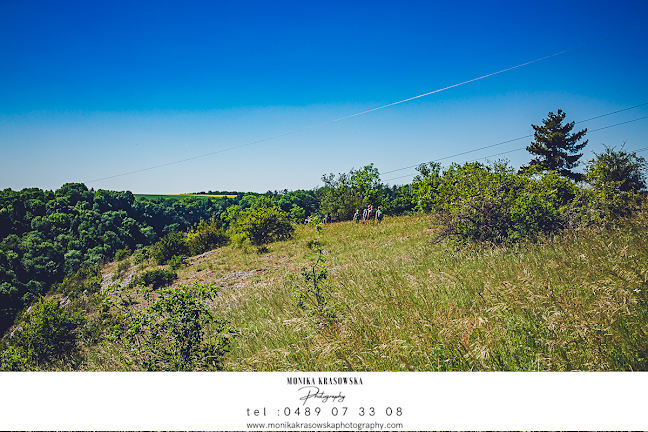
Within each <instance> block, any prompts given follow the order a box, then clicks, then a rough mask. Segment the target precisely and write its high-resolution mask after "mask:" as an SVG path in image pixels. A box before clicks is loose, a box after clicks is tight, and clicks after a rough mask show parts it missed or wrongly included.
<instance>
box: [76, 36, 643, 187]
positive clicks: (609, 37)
mask: <svg viewBox="0 0 648 432" xmlns="http://www.w3.org/2000/svg"><path fill="white" fill-rule="evenodd" d="M646 26H648V24H644V25H642V26H639V27H635V28H633V29H630V30H626V31H624V32H621V33H617V34H614V35H612V36H607V37H605V38H603V39H598V40H595V41H593V42H588V43H586V44H583V45H579V46H577V47H574V48H569V49H567V50H564V51H560V52H557V53H555V54H551V55H548V56H545V57H541V58H538V59H535V60H531V61H528V62H526V63H521V64H519V65H517V66H512V67H509V68H506V69H502V70H499V71H497V72H493V73H490V74H487V75H482V76H480V77H478V78H473V79H471V80H468V81H463V82H461V83H458V84H453V85H451V86H448V87H444V88H440V89H437V90H433V91H431V92H427V93H423V94H420V95H418V96H413V97H410V98H407V99H403V100H400V101H398V102H393V103H390V104H387V105H382V106H379V107H377V108H372V109H370V110H366V111H361V112H359V113H355V114H351V115H348V116H345V117H340V118H337V119H335V120H329V121H327V122H324V123H319V124H316V125H313V126H308V127H305V128H301V129H297V130H294V131H291V132H286V133H283V134H279V135H275V136H272V137H269V138H264V139H260V140H257V141H252V142H249V143H246V144H241V145H238V146H234V147H229V148H226V149H222V150H217V151H214V152H211V153H206V154H203V155H199V156H194V157H190V158H186V159H181V160H177V161H174V162H168V163H165V164H161V165H156V166H152V167H149V168H142V169H139V170H135V171H129V172H126V173H122V174H116V175H112V176H108V177H102V178H99V179H95V180H90V181H87V182H84V183H94V182H97V181H101V180H108V179H112V178H116V177H123V176H126V175H130V174H136V173H140V172H144V171H149V170H153V169H157V168H162V167H166V166H170V165H175V164H179V163H183V162H188V161H191V160H195V159H200V158H203V157H207V156H213V155H215V154H218V153H223V152H226V151H230V150H235V149H239V148H242V147H247V146H250V145H253V144H258V143H261V142H264V141H270V140H273V139H276V138H281V137H284V136H287V135H292V134H295V133H298V132H303V131H306V130H309V129H314V128H317V127H320V126H324V125H327V124H331V123H335V122H339V121H342V120H346V119H350V118H352V117H357V116H360V115H363V114H368V113H370V112H374V111H378V110H381V109H384V108H388V107H392V106H394V105H399V104H402V103H405V102H409V101H412V100H415V99H419V98H422V97H425V96H429V95H431V94H435V93H440V92H442V91H444V90H449V89H451V88H455V87H459V86H462V85H464V84H469V83H471V82H475V81H479V80H482V79H484V78H488V77H491V76H494V75H498V74H501V73H504V72H508V71H510V70H513V69H517V68H521V67H523V66H527V65H530V64H532V63H537V62H539V61H542V60H546V59H548V58H551V57H556V56H559V55H561V54H565V53H568V52H570V51H575V50H577V49H580V48H585V47H586V46H589V45H593V44H596V43H599V42H603V41H605V40H608V39H612V38H615V37H618V36H621V35H624V34H626V33H630V32H633V31H635V30H639V29H641V28H644V27H646Z"/></svg>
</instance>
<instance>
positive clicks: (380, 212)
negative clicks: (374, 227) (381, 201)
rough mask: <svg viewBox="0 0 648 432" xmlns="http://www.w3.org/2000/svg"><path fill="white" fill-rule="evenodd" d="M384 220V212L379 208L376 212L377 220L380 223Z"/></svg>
mask: <svg viewBox="0 0 648 432" xmlns="http://www.w3.org/2000/svg"><path fill="white" fill-rule="evenodd" d="M382 218H383V212H382V210H381V209H380V206H378V210H377V211H376V220H377V221H378V223H380V222H381V221H382Z"/></svg>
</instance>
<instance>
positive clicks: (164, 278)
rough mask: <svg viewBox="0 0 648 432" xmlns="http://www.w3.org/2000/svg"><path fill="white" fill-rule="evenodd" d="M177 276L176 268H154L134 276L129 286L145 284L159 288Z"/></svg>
mask: <svg viewBox="0 0 648 432" xmlns="http://www.w3.org/2000/svg"><path fill="white" fill-rule="evenodd" d="M177 278H178V274H177V273H176V272H175V271H174V270H164V269H153V270H149V271H147V272H145V273H142V274H141V275H138V276H136V277H134V278H133V280H132V281H131V283H130V285H129V286H131V287H134V286H136V285H143V286H150V287H151V288H153V289H157V288H160V287H164V286H167V285H170V284H171V283H172V282H173V281H174V280H176V279H177Z"/></svg>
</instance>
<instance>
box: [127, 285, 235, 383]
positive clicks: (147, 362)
mask: <svg viewBox="0 0 648 432" xmlns="http://www.w3.org/2000/svg"><path fill="white" fill-rule="evenodd" d="M161 294H162V295H161V296H159V297H157V298H156V299H155V301H154V302H153V304H152V305H151V306H150V307H149V308H147V309H144V310H136V311H131V312H129V313H127V316H126V317H125V318H126V326H125V328H124V329H123V331H121V332H120V334H119V336H118V337H120V338H121V340H122V342H123V343H124V344H125V345H126V347H127V348H129V351H131V352H134V353H136V355H135V357H134V358H133V361H132V363H131V367H133V368H134V369H136V370H149V371H190V370H214V369H216V370H218V369H222V360H223V357H224V355H225V354H226V353H227V352H228V351H229V347H230V339H229V334H228V333H227V332H226V328H225V326H226V323H225V322H224V321H219V320H217V319H215V318H214V316H213V315H212V313H211V312H210V310H209V307H208V305H207V303H205V301H206V300H209V299H211V298H212V293H211V291H210V287H208V286H205V285H197V284H194V285H192V286H182V287H179V288H177V289H167V290H164V291H162V293H161ZM207 325H210V326H211V328H210V331H209V332H206V331H205V328H206V326H207Z"/></svg>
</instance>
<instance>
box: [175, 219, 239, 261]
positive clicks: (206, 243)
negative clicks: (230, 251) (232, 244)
mask: <svg viewBox="0 0 648 432" xmlns="http://www.w3.org/2000/svg"><path fill="white" fill-rule="evenodd" d="M185 241H186V243H187V246H188V247H189V251H190V253H191V255H200V254H201V253H204V252H208V251H210V250H212V249H216V248H218V247H221V246H224V245H226V244H227V243H229V237H228V236H227V234H225V232H224V231H223V230H222V229H221V228H220V227H219V226H218V225H217V224H216V221H215V220H212V221H211V222H210V223H206V222H205V221H201V222H200V224H199V225H198V226H197V227H196V228H195V229H193V230H192V231H190V232H189V233H188V234H187V236H186V240H185Z"/></svg>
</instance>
